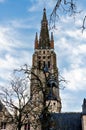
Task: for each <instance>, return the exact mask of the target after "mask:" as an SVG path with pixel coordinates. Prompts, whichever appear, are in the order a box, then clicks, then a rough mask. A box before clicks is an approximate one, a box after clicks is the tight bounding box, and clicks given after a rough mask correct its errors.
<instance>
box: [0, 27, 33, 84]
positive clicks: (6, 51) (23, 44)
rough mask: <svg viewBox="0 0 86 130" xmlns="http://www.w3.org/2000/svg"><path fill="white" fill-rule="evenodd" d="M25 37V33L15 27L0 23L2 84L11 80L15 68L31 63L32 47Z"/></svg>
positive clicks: (0, 82) (0, 78) (0, 74)
mask: <svg viewBox="0 0 86 130" xmlns="http://www.w3.org/2000/svg"><path fill="white" fill-rule="evenodd" d="M25 37H26V36H25ZM24 39H25V38H24V36H23V34H20V33H19V32H18V31H17V30H16V29H14V28H13V27H11V26H10V27H9V26H1V25H0V85H5V83H7V81H9V80H10V75H11V73H12V72H13V70H14V69H15V68H18V67H20V66H22V65H24V64H28V65H31V63H32V62H31V56H32V51H31V48H32V47H31V44H29V43H28V40H25V41H24ZM30 43H31V42H30Z"/></svg>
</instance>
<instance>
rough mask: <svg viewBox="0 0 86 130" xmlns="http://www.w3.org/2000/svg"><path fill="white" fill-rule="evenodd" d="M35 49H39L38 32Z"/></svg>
mask: <svg viewBox="0 0 86 130" xmlns="http://www.w3.org/2000/svg"><path fill="white" fill-rule="evenodd" d="M35 49H38V35H37V32H36V36H35Z"/></svg>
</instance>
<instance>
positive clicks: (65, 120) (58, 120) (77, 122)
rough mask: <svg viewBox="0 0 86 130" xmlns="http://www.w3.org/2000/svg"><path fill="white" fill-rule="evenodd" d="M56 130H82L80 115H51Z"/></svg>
mask: <svg viewBox="0 0 86 130" xmlns="http://www.w3.org/2000/svg"><path fill="white" fill-rule="evenodd" d="M52 116H53V119H54V120H55V124H56V130H82V127H81V117H82V113H53V114H52Z"/></svg>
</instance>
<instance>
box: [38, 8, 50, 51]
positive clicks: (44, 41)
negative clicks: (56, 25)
mask: <svg viewBox="0 0 86 130" xmlns="http://www.w3.org/2000/svg"><path fill="white" fill-rule="evenodd" d="M48 48H50V39H49V30H48V21H47V17H46V9H45V8H44V10H43V18H42V21H41V31H40V38H39V49H48Z"/></svg>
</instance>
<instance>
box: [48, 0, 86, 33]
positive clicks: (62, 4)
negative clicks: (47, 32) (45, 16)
mask: <svg viewBox="0 0 86 130" xmlns="http://www.w3.org/2000/svg"><path fill="white" fill-rule="evenodd" d="M59 10H60V12H61V11H62V13H65V14H68V15H69V16H73V17H75V16H76V14H77V13H81V11H82V10H79V11H78V9H77V3H76V1H75V0H56V4H55V6H54V8H53V11H52V13H51V14H50V20H49V21H50V25H49V26H50V29H52V28H54V29H55V28H56V22H57V21H58V19H59V17H60V14H61V13H59ZM81 28H82V32H83V31H84V30H85V29H86V15H85V16H84V18H83V22H82V26H81Z"/></svg>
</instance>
